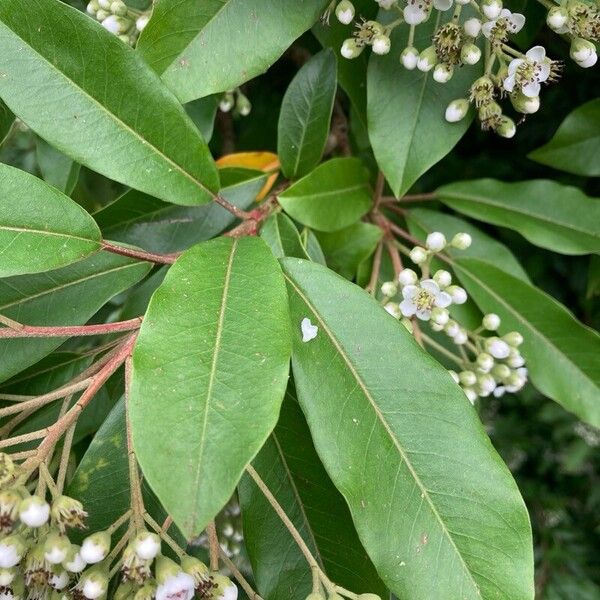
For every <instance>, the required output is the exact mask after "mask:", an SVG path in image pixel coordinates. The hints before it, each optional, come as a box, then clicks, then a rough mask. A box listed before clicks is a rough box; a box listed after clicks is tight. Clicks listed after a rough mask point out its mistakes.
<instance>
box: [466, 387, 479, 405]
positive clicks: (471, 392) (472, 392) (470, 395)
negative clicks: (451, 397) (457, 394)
mask: <svg viewBox="0 0 600 600" xmlns="http://www.w3.org/2000/svg"><path fill="white" fill-rule="evenodd" d="M463 391H464V393H465V396H466V397H467V398H468V399H469V402H470V403H471V404H475V400H477V398H478V395H477V392H476V391H475V390H474V389H473V388H470V387H469V388H463Z"/></svg>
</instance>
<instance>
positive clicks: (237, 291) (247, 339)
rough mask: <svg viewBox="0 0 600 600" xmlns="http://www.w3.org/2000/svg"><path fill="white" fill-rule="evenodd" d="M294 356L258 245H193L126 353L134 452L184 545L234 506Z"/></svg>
mask: <svg viewBox="0 0 600 600" xmlns="http://www.w3.org/2000/svg"><path fill="white" fill-rule="evenodd" d="M289 355H290V340H289V323H288V314H287V306H286V293H285V285H284V282H283V277H282V275H281V271H280V270H279V267H278V265H277V261H276V259H275V257H274V256H273V255H272V254H271V252H270V250H269V248H268V247H267V245H266V244H265V243H264V242H263V241H262V240H261V239H259V238H241V239H239V240H237V239H236V240H234V239H232V238H225V237H221V238H218V239H216V240H212V241H210V242H205V243H202V244H199V245H197V246H194V247H193V248H191V249H190V250H188V251H187V252H186V253H185V254H183V255H182V256H181V257H180V258H179V259H178V261H177V262H176V263H175V264H174V265H173V267H171V269H170V270H169V272H168V273H167V276H166V277H165V280H164V282H163V284H162V285H161V287H160V288H159V289H158V290H157V291H156V293H155V294H154V296H153V298H152V301H151V302H150V306H149V308H148V311H147V313H146V318H145V319H144V323H143V325H142V328H141V331H140V334H139V338H138V341H137V344H136V348H135V352H134V355H133V381H132V390H131V398H132V408H131V420H132V427H133V434H134V443H135V447H136V450H137V452H138V458H139V461H140V464H141V466H142V470H143V471H144V475H145V476H146V478H147V479H148V482H149V483H150V486H151V487H152V489H153V490H154V492H155V493H156V495H157V496H158V498H159V499H160V500H161V502H162V504H163V505H164V506H165V508H166V509H167V510H168V512H169V514H171V515H172V516H173V519H174V521H175V523H177V525H178V526H179V527H180V529H181V530H182V532H184V533H185V534H186V535H188V536H192V535H197V534H199V533H200V532H201V531H202V529H203V528H204V527H205V526H206V524H207V523H208V522H209V521H210V520H211V519H212V518H213V517H214V516H215V514H216V513H217V512H218V511H219V510H220V509H221V508H222V507H223V505H224V504H225V503H226V502H227V500H229V498H230V496H231V494H232V493H233V491H234V489H235V486H236V485H237V482H238V480H239V478H240V476H241V474H242V472H243V470H244V467H245V466H246V464H247V463H248V462H249V461H250V460H252V458H253V457H254V455H255V454H256V453H257V452H258V450H259V449H260V447H261V446H262V444H263V443H264V441H265V439H266V438H267V437H268V435H269V433H270V432H271V430H272V429H273V427H274V426H275V423H276V421H277V415H278V414H279V407H280V404H281V400H282V398H283V394H284V392H285V386H286V382H287V376H288V368H289V367H288V363H289ZM182 374H185V375H184V376H182ZM165 431H169V432H170V434H169V435H168V436H166V435H164V432H165Z"/></svg>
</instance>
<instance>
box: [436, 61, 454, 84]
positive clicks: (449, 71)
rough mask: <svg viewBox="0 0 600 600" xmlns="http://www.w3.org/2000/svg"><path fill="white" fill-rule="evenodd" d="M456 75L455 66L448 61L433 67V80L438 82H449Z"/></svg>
mask: <svg viewBox="0 0 600 600" xmlns="http://www.w3.org/2000/svg"><path fill="white" fill-rule="evenodd" d="M452 75H454V67H453V66H452V65H449V64H446V63H438V64H437V65H435V68H434V69H433V80H434V81H437V82H438V83H447V82H448V81H450V80H451V79H452Z"/></svg>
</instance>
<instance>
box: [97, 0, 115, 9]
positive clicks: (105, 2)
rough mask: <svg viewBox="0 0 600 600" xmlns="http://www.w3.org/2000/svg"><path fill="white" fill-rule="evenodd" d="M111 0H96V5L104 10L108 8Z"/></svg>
mask: <svg viewBox="0 0 600 600" xmlns="http://www.w3.org/2000/svg"><path fill="white" fill-rule="evenodd" d="M112 2H113V0H98V6H100V8H102V9H104V10H110V5H111V4H112Z"/></svg>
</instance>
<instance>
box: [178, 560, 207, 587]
mask: <svg viewBox="0 0 600 600" xmlns="http://www.w3.org/2000/svg"><path fill="white" fill-rule="evenodd" d="M181 568H182V569H183V572H184V573H187V574H188V575H191V576H192V577H193V578H194V581H195V582H196V586H198V584H200V583H201V582H203V581H207V580H208V578H209V576H210V571H209V570H208V567H207V566H206V565H205V564H204V563H203V562H202V561H201V560H200V559H198V558H196V557H194V556H184V557H183V558H182V559H181Z"/></svg>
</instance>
